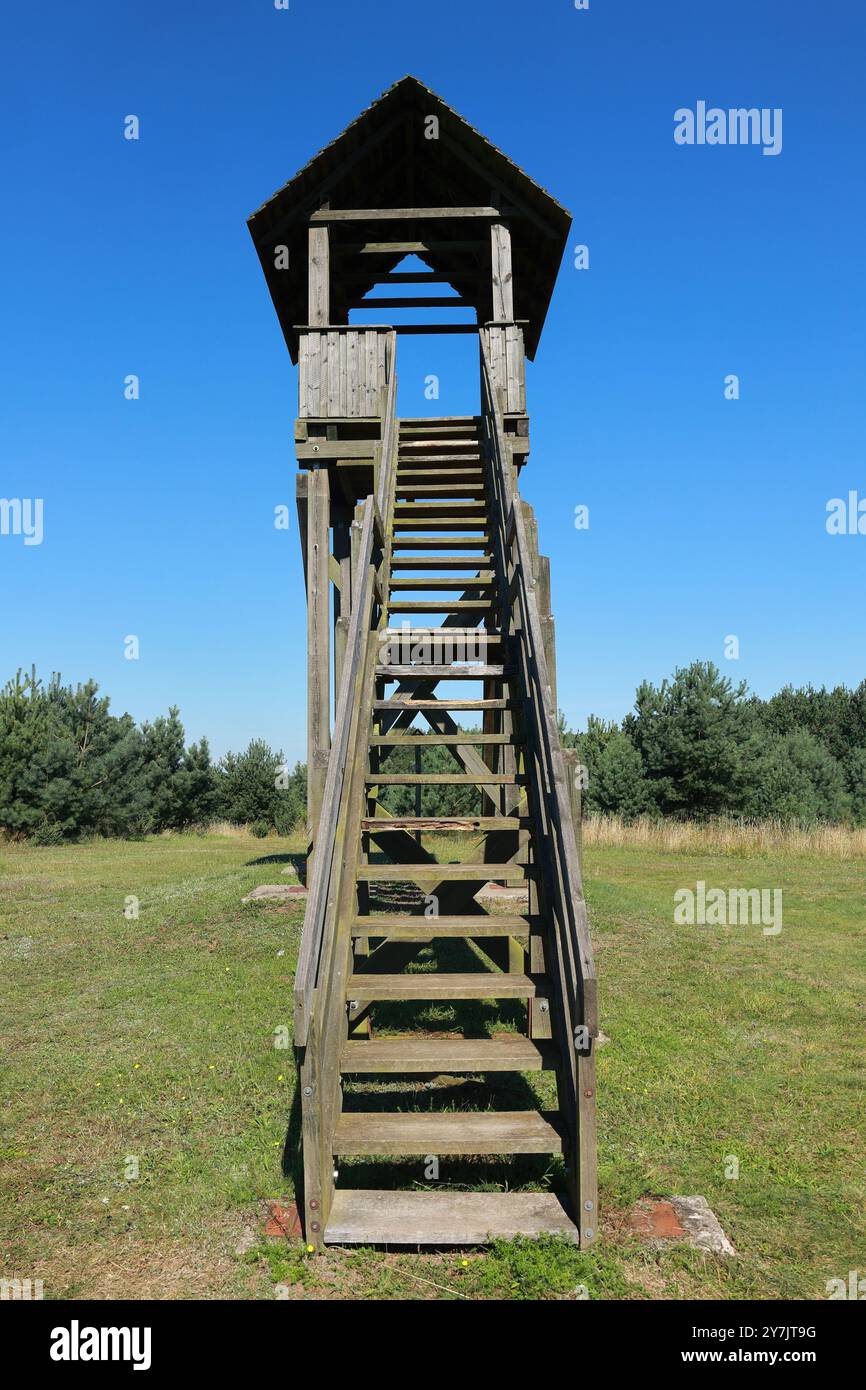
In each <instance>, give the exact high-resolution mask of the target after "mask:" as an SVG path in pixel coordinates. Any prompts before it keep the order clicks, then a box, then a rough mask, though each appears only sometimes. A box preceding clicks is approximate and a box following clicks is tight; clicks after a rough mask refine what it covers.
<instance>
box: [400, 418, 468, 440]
mask: <svg viewBox="0 0 866 1390" xmlns="http://www.w3.org/2000/svg"><path fill="white" fill-rule="evenodd" d="M430 423H431V424H433V425H435V426H436V428H435V429H431V428H430V426H429V425H424V424H411V425H405V424H401V425H400V438H401V439H414V438H415V437H416V436H417V437H418V438H419V439H429V438H430V437H431V435H433V436H435V437H436V438H437V439H438V438H440V437H441V438H443V439H444V438H447V437H448V436H449V435H452V434H454V435H466V434H472V425H473V422H472V421H471V420H470V419H468V418H467V419H466V420H461V419H457V420H455V421H453V422H451V423H449V424H442V425H440V424H437V423H436V421H435V420H434V421H431V422H430ZM476 428H477V427H476Z"/></svg>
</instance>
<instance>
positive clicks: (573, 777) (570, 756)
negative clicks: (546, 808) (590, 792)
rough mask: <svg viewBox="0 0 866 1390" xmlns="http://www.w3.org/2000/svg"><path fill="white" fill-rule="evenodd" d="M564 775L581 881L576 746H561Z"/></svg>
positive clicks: (580, 801) (580, 795) (580, 809)
mask: <svg viewBox="0 0 866 1390" xmlns="http://www.w3.org/2000/svg"><path fill="white" fill-rule="evenodd" d="M562 758H563V762H564V763H565V776H566V779H567V781H568V799H569V801H570V802H571V819H572V820H573V821H574V839H575V843H576V845H577V862H578V864H579V865H580V878H581V882H583V829H582V827H583V820H582V817H583V792H582V789H581V785H580V758H579V756H578V752H577V749H576V748H563V750H562Z"/></svg>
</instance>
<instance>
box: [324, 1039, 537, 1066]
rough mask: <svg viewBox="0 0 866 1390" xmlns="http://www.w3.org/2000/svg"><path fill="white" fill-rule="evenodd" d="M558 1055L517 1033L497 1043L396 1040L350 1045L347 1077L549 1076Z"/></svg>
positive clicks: (343, 1063) (345, 1059)
mask: <svg viewBox="0 0 866 1390" xmlns="http://www.w3.org/2000/svg"><path fill="white" fill-rule="evenodd" d="M555 1065H556V1053H555V1051H554V1050H553V1049H552V1048H550V1047H544V1046H539V1044H538V1043H535V1042H533V1041H532V1039H531V1038H525V1037H523V1035H522V1034H519V1033H497V1035H496V1037H495V1038H415V1037H398V1038H390V1037H389V1038H386V1039H383V1040H381V1041H380V1040H378V1039H373V1040H371V1041H370V1042H350V1043H347V1044H346V1046H345V1047H344V1048H343V1056H342V1059H341V1066H342V1070H343V1071H345V1072H366V1073H375V1072H422V1073H424V1072H427V1073H435V1072H465V1071H470V1072H472V1071H552V1070H553V1069H554V1067H555Z"/></svg>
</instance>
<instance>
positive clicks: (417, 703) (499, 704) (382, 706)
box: [373, 695, 515, 713]
mask: <svg viewBox="0 0 866 1390" xmlns="http://www.w3.org/2000/svg"><path fill="white" fill-rule="evenodd" d="M514 708H515V703H514V701H513V700H449V698H448V696H447V695H443V696H442V698H441V700H374V702H373V709H374V710H397V711H400V710H404V711H405V710H410V709H412V710H416V711H417V712H418V713H420V712H421V711H422V710H450V709H453V710H478V709H502V710H505V709H514Z"/></svg>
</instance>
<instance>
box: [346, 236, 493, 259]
mask: <svg viewBox="0 0 866 1390" xmlns="http://www.w3.org/2000/svg"><path fill="white" fill-rule="evenodd" d="M482 245H483V242H482V241H481V238H480V237H479V238H477V239H476V240H474V241H365V242H361V243H358V242H355V243H347V244H345V245H341V246H339V247H338V249H339V251H341V252H347V253H348V254H350V255H356V256H424V255H426V254H427V252H428V251H429V252H433V251H478V250H480V249H481V247H482Z"/></svg>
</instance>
